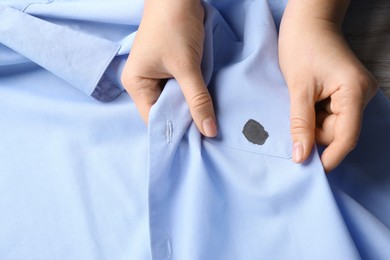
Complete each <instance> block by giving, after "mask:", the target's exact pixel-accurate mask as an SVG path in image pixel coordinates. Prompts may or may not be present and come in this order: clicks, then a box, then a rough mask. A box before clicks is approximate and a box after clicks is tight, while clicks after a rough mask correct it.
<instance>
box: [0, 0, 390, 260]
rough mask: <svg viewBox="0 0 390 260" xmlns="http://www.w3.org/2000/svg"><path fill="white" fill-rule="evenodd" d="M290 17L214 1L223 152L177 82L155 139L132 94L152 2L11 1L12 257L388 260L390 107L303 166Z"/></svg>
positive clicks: (7, 240)
mask: <svg viewBox="0 0 390 260" xmlns="http://www.w3.org/2000/svg"><path fill="white" fill-rule="evenodd" d="M281 3H282V2H278V1H265V0H252V1H237V0H230V1H229V0H225V1H216V0H215V1H208V2H204V7H205V11H206V19H205V34H206V35H205V36H206V37H205V44H204V57H203V62H202V71H203V75H204V79H205V81H206V83H207V85H208V88H209V91H210V93H211V95H212V97H213V102H214V105H215V111H216V116H217V120H218V127H219V133H218V136H217V137H216V138H213V139H210V138H204V137H202V136H201V134H200V133H199V131H198V130H197V128H196V126H195V124H194V123H193V122H192V120H191V116H190V113H189V109H188V106H187V105H186V102H185V100H184V97H183V95H182V92H181V90H180V88H179V86H178V84H177V82H176V81H175V80H174V79H172V80H169V81H168V82H167V84H166V86H165V87H164V90H163V92H162V94H161V96H160V98H159V99H158V101H157V103H156V104H155V105H154V106H153V107H152V110H151V112H150V118H149V123H148V126H146V125H145V124H144V123H143V122H142V120H141V119H140V117H139V114H138V112H137V110H136V108H135V105H134V103H133V101H132V100H131V98H130V97H129V96H128V95H127V94H126V93H123V87H122V86H121V84H120V81H119V78H120V74H121V71H122V68H123V65H124V62H125V61H126V58H127V55H128V53H129V51H130V50H131V46H132V41H133V39H134V36H135V34H136V30H137V27H138V25H139V22H140V19H141V16H142V9H143V1H141V0H132V1H120V0H115V1H92V0H73V1H69V0H67V1H66V0H54V1H21V0H13V1H8V0H7V1H2V3H1V4H0V43H1V44H2V45H0V133H1V134H0V259H7V260H8V259H80V260H81V259H189V260H190V259H202V260H203V259H270V258H271V259H343V260H344V259H360V258H363V259H388V258H389V257H390V250H389V248H390V230H389V227H390V200H389V199H388V198H389V196H390V175H389V170H390V160H388V154H389V152H390V151H389V149H390V148H389V147H390V139H389V138H388V133H389V130H390V117H389V115H390V102H389V101H388V99H387V98H386V97H384V95H383V94H382V93H378V94H377V95H376V96H375V97H374V98H373V100H372V102H371V103H370V104H369V105H368V107H367V109H366V112H365V115H364V123H363V127H362V133H361V139H360V141H359V144H358V146H357V148H356V149H355V150H354V151H353V152H352V153H351V154H350V155H348V157H347V158H346V160H345V161H344V162H343V163H342V164H341V165H340V166H339V167H338V168H337V169H336V170H335V171H334V172H332V173H331V174H329V175H328V177H327V176H326V175H325V174H324V171H323V168H322V165H321V162H320V159H319V153H320V152H321V148H319V149H318V150H317V149H314V151H313V152H312V154H311V156H310V159H309V160H308V161H307V162H305V163H304V164H295V163H293V162H292V159H291V139H290V133H289V97H288V91H287V88H286V85H285V82H284V80H283V77H282V75H281V72H280V69H279V65H278V59H277V28H278V24H279V21H280V16H281V14H282V10H283V7H284V3H283V4H281ZM100 101H105V102H100ZM108 101H110V102H108ZM253 136H254V138H253ZM259 139H261V140H259Z"/></svg>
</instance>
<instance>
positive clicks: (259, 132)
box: [242, 119, 269, 145]
mask: <svg viewBox="0 0 390 260" xmlns="http://www.w3.org/2000/svg"><path fill="white" fill-rule="evenodd" d="M242 133H243V134H244V136H245V137H246V139H248V141H249V142H251V143H253V144H258V145H263V144H264V143H265V141H266V140H267V138H268V136H269V135H268V132H267V131H265V129H264V127H263V126H262V125H261V124H260V123H259V122H257V121H255V120H253V119H249V120H248V122H246V124H245V126H244V129H243V130H242Z"/></svg>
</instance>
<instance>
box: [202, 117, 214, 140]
mask: <svg viewBox="0 0 390 260" xmlns="http://www.w3.org/2000/svg"><path fill="white" fill-rule="evenodd" d="M202 126H203V131H204V133H205V135H206V136H207V137H215V136H216V135H217V125H216V124H215V121H214V119H213V118H211V117H209V118H207V119H205V120H203V122H202Z"/></svg>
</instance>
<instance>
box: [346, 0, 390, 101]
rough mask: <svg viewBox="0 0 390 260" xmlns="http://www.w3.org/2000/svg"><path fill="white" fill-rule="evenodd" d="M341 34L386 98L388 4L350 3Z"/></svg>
mask: <svg viewBox="0 0 390 260" xmlns="http://www.w3.org/2000/svg"><path fill="white" fill-rule="evenodd" d="M343 30H344V34H345V37H346V38H347V41H348V43H349V44H350V46H351V48H352V49H353V51H354V52H355V54H356V55H357V56H358V57H359V58H360V60H361V61H362V62H363V63H364V64H365V66H366V67H367V68H368V69H369V70H370V71H371V72H372V73H373V74H374V76H375V77H376V78H377V79H378V81H379V86H380V88H381V89H382V90H383V91H384V92H385V94H386V95H387V97H389V98H390V0H351V4H350V7H349V10H348V12H347V15H346V18H345V21H344V25H343Z"/></svg>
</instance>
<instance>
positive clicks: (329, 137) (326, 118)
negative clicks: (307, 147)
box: [315, 112, 337, 145]
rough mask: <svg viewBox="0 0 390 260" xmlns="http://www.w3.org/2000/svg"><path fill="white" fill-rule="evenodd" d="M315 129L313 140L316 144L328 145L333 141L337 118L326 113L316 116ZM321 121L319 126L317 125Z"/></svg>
mask: <svg viewBox="0 0 390 260" xmlns="http://www.w3.org/2000/svg"><path fill="white" fill-rule="evenodd" d="M316 118H317V127H316V131H315V140H316V143H317V144H320V145H329V144H330V143H332V141H333V140H334V130H335V123H336V119H337V116H336V115H334V114H328V113H327V112H319V113H317V114H316ZM319 121H321V124H319Z"/></svg>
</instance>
